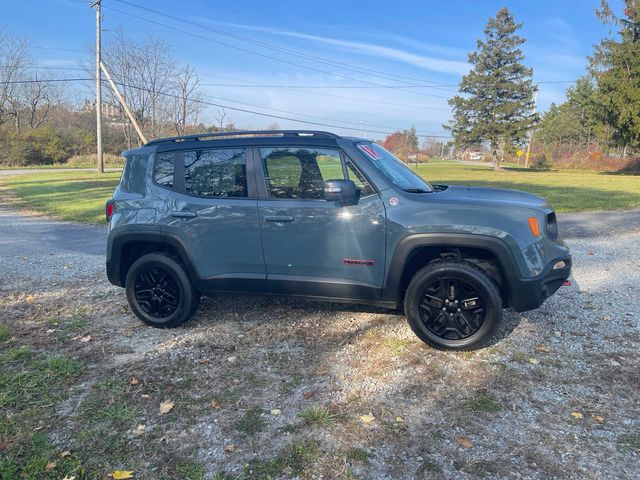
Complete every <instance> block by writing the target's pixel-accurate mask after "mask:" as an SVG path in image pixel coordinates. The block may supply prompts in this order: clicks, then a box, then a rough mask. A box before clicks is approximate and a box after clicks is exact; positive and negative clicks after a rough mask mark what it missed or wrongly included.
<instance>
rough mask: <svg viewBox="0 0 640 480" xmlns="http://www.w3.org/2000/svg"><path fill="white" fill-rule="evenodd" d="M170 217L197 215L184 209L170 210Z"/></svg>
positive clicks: (192, 216) (193, 216)
mask: <svg viewBox="0 0 640 480" xmlns="http://www.w3.org/2000/svg"><path fill="white" fill-rule="evenodd" d="M171 216H172V217H176V218H195V217H197V216H198V214H197V213H195V212H188V211H186V210H181V211H179V212H171Z"/></svg>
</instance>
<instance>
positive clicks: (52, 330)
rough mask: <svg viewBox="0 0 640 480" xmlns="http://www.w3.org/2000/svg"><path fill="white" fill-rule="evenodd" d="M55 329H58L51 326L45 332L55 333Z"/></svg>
mask: <svg viewBox="0 0 640 480" xmlns="http://www.w3.org/2000/svg"><path fill="white" fill-rule="evenodd" d="M55 331H56V329H55V328H50V329H49V330H47V331H46V332H44V333H46V334H47V335H48V334H50V333H53V332H55Z"/></svg>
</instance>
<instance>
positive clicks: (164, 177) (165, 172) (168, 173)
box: [153, 152, 176, 188]
mask: <svg viewBox="0 0 640 480" xmlns="http://www.w3.org/2000/svg"><path fill="white" fill-rule="evenodd" d="M175 157H176V155H175V152H164V153H157V154H156V160H155V162H154V163H153V181H154V183H156V184H157V185H160V186H161V187H166V188H173V174H174V172H175V163H176V162H175Z"/></svg>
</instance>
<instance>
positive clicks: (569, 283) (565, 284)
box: [562, 280, 571, 287]
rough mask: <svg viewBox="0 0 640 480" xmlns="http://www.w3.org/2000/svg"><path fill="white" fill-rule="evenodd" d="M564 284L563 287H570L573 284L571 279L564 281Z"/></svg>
mask: <svg viewBox="0 0 640 480" xmlns="http://www.w3.org/2000/svg"><path fill="white" fill-rule="evenodd" d="M562 286H563V287H570V286H571V280H565V281H564V282H562Z"/></svg>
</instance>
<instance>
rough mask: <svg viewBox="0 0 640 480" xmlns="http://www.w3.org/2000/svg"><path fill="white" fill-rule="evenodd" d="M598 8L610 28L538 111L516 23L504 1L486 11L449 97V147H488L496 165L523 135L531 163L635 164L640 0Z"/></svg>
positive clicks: (639, 125) (639, 122)
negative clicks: (580, 72) (561, 92)
mask: <svg viewBox="0 0 640 480" xmlns="http://www.w3.org/2000/svg"><path fill="white" fill-rule="evenodd" d="M596 15H597V17H598V19H600V20H601V21H602V22H603V23H604V24H606V25H608V26H610V27H611V28H612V29H614V30H615V34H614V35H613V36H610V37H607V38H605V39H603V40H601V41H600V43H599V44H597V45H596V48H595V51H594V53H593V54H592V55H591V56H590V57H589V59H588V60H589V68H588V71H587V72H586V74H585V76H584V77H583V78H581V79H580V80H578V81H577V82H576V84H575V85H574V86H572V87H570V88H569V89H568V90H567V92H566V93H567V96H566V101H565V102H563V103H562V104H560V105H556V104H552V105H551V107H550V108H549V110H548V111H547V112H545V113H544V114H543V115H538V114H537V113H536V112H535V109H534V101H535V95H536V92H537V87H536V85H535V84H534V83H533V70H532V69H531V68H529V67H527V66H525V65H524V64H523V60H524V55H523V53H522V50H521V49H520V46H521V45H522V44H523V43H524V42H525V40H524V39H523V38H522V37H520V36H519V35H518V34H517V31H518V30H519V29H520V28H521V26H522V24H520V23H516V21H515V19H514V17H513V15H512V14H511V12H510V11H509V10H508V9H507V8H502V9H501V10H500V11H499V12H498V13H497V15H496V16H495V17H492V18H490V19H489V21H488V23H487V25H486V28H485V30H484V38H483V39H479V40H478V41H477V48H476V50H475V51H474V52H472V53H471V54H469V63H470V64H471V65H472V68H471V71H470V72H469V73H468V74H467V75H465V76H464V77H463V78H462V81H461V83H460V86H459V93H458V95H456V96H454V97H453V98H452V99H451V100H450V101H449V104H450V105H451V107H452V109H453V117H452V119H451V121H450V122H449V123H448V124H447V125H445V128H448V129H449V130H450V131H451V134H452V136H453V139H454V144H455V146H456V147H457V148H458V149H459V150H464V149H466V148H470V147H475V148H479V147H482V146H486V147H488V148H489V150H490V152H491V157H492V161H493V165H494V168H496V169H497V168H500V161H501V158H502V157H504V152H505V150H511V151H514V150H515V149H516V148H518V147H521V148H524V147H525V146H526V144H527V143H528V142H530V143H531V155H532V156H533V157H534V158H533V162H532V163H533V165H534V166H540V167H548V166H549V165H550V164H551V163H555V164H557V165H559V166H577V167H592V168H607V167H610V168H628V169H633V168H638V169H640V161H638V160H637V159H633V158H630V157H631V155H632V154H633V155H637V154H638V149H639V148H640V114H639V112H640V1H639V0H624V8H623V13H622V15H620V16H618V15H616V14H615V13H614V12H613V10H612V9H611V7H610V5H609V3H608V1H607V0H602V2H601V6H600V8H598V9H597V10H596ZM530 136H532V138H530ZM616 153H617V154H618V155H616Z"/></svg>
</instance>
